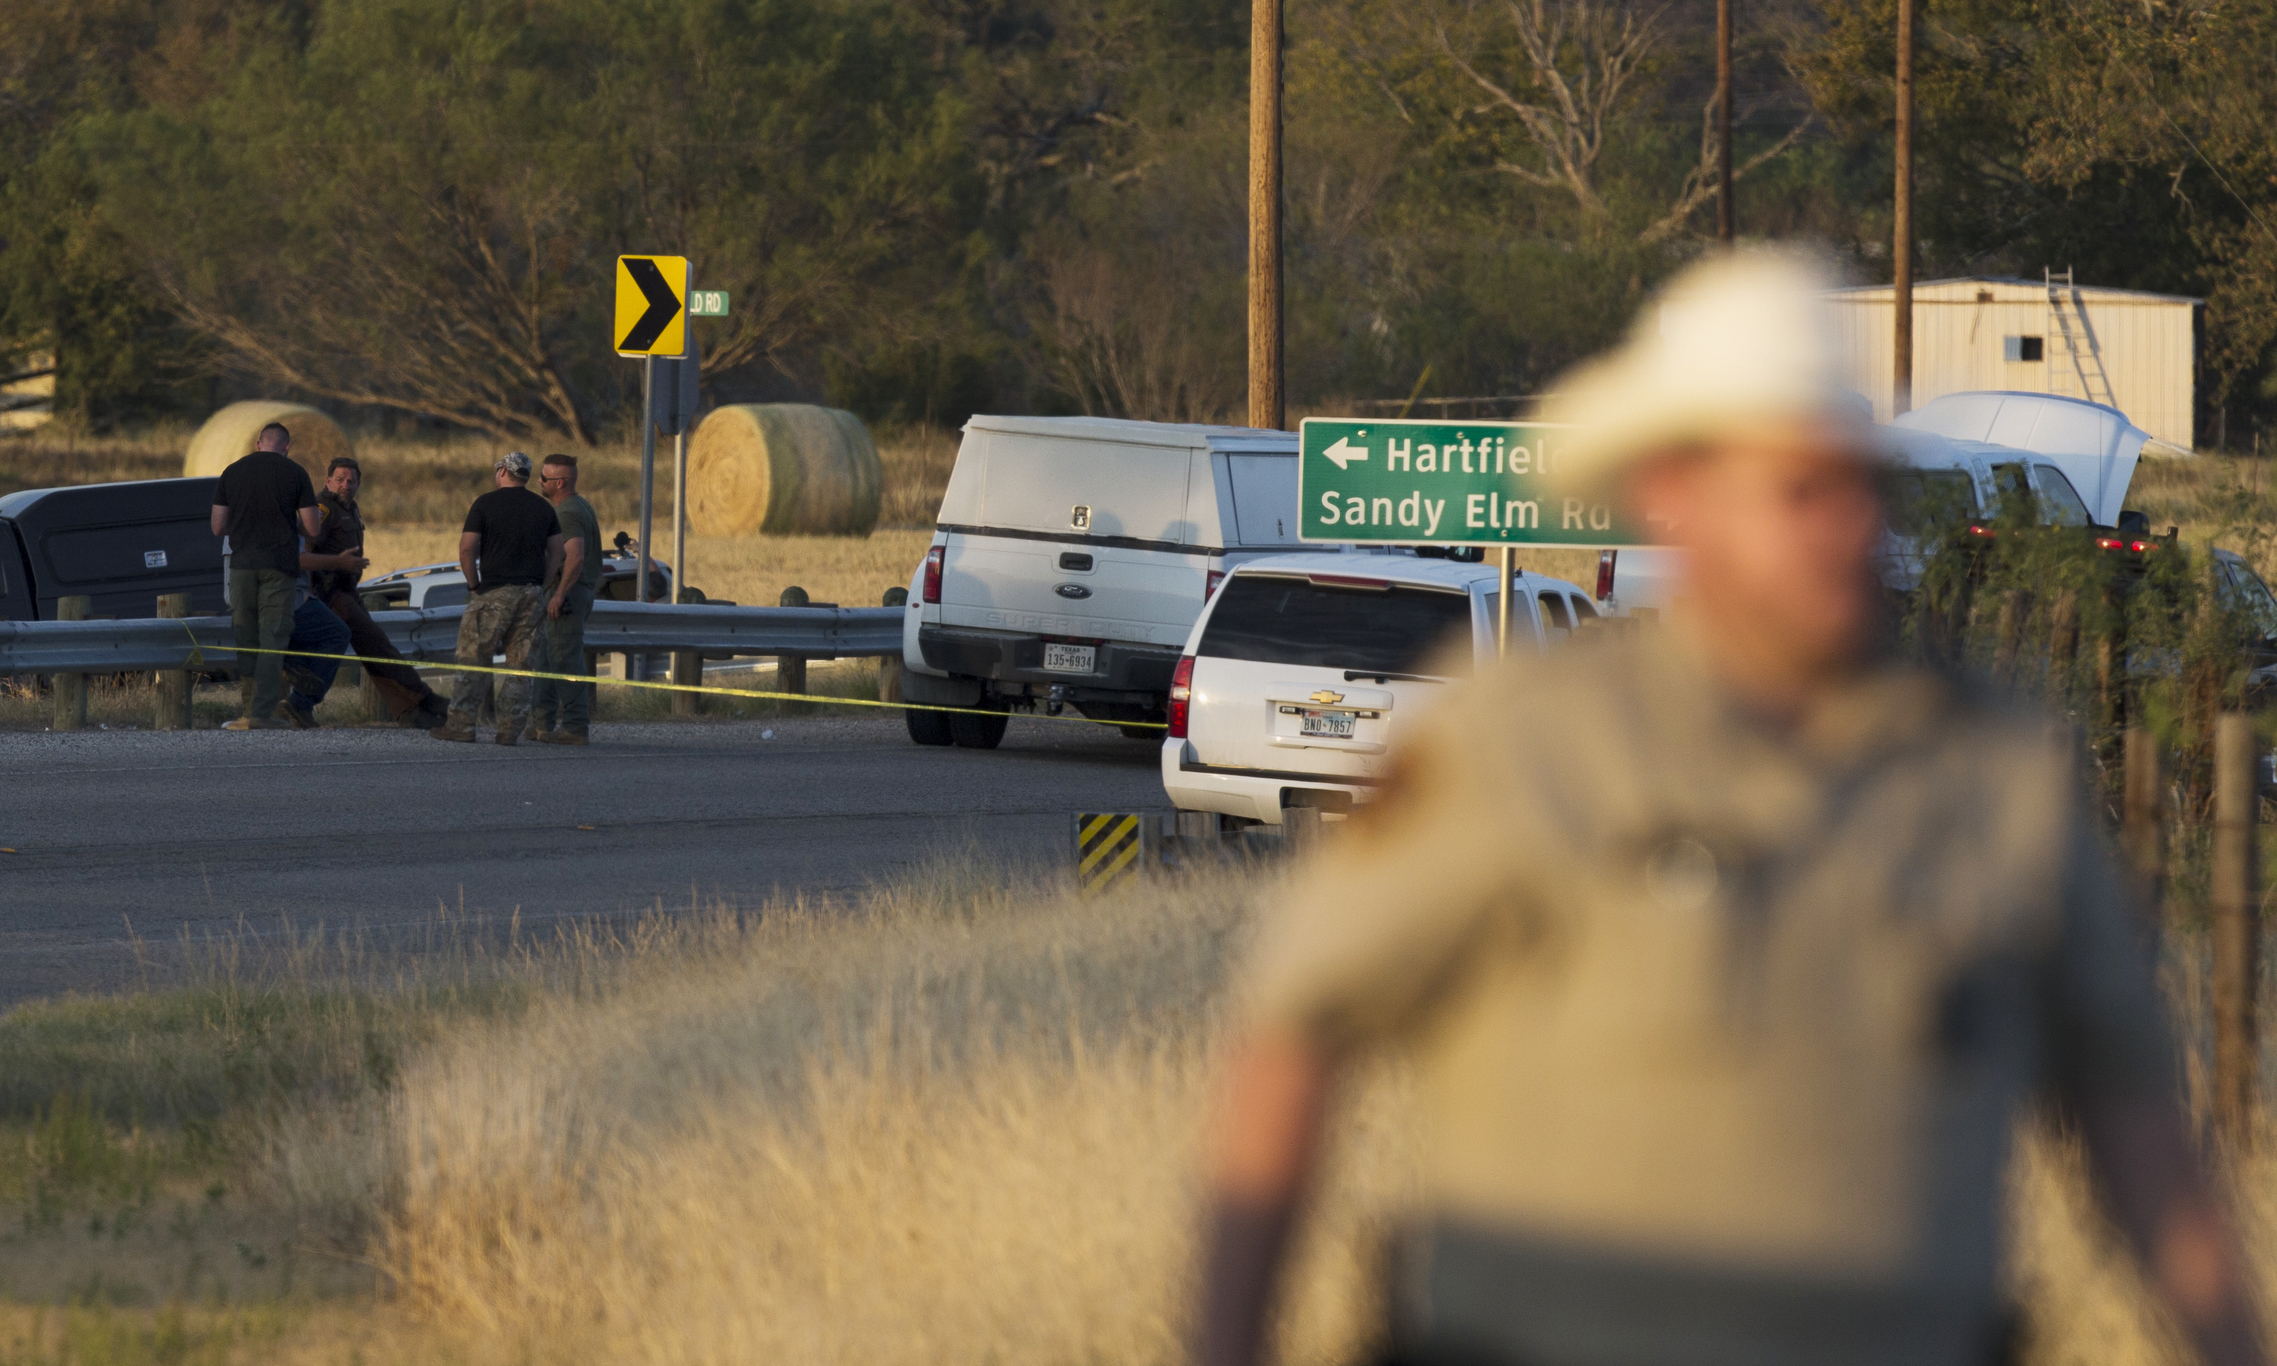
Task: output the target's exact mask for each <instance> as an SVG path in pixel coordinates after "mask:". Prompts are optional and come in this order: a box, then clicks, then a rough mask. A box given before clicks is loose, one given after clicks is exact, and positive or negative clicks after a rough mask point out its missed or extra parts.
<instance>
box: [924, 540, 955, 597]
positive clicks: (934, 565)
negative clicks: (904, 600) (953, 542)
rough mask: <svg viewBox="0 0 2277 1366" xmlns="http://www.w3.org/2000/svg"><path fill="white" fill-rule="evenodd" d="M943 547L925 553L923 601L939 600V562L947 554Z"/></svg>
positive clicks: (939, 546)
mask: <svg viewBox="0 0 2277 1366" xmlns="http://www.w3.org/2000/svg"><path fill="white" fill-rule="evenodd" d="M948 549H949V548H948V547H947V546H945V545H937V546H934V547H933V548H932V549H931V550H928V551H926V552H925V601H927V602H939V601H940V600H941V560H942V558H943V556H945V555H946V554H947V553H948Z"/></svg>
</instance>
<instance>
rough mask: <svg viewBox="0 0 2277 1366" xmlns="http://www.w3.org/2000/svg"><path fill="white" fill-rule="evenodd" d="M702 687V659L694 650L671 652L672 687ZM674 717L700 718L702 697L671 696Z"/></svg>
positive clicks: (700, 695) (685, 694) (679, 694)
mask: <svg viewBox="0 0 2277 1366" xmlns="http://www.w3.org/2000/svg"><path fill="white" fill-rule="evenodd" d="M703 685H704V657H703V656H702V655H701V654H698V653H697V652H696V651H694V650H674V651H673V652H672V686H674V687H676V688H700V687H702V686H703ZM672 714H673V715H674V716H701V715H703V714H704V695H703V694H702V693H700V692H676V693H674V694H672Z"/></svg>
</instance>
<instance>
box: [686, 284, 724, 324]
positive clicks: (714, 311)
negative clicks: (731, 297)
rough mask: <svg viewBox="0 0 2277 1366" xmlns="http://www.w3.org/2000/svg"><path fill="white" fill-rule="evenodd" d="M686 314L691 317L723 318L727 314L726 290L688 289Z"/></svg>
mask: <svg viewBox="0 0 2277 1366" xmlns="http://www.w3.org/2000/svg"><path fill="white" fill-rule="evenodd" d="M688 316H689V317H691V318H724V317H726V316H727V291H726V290H724V289H691V290H689V291H688Z"/></svg>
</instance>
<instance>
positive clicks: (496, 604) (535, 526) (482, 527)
mask: <svg viewBox="0 0 2277 1366" xmlns="http://www.w3.org/2000/svg"><path fill="white" fill-rule="evenodd" d="M491 478H492V480H493V482H494V483H496V484H497V487H496V488H494V489H492V490H491V491H490V492H488V493H486V494H484V495H482V496H481V497H480V498H477V499H475V500H474V506H473V507H472V508H470V509H468V511H467V516H466V527H465V529H464V530H463V531H461V532H460V534H459V571H460V572H461V573H463V574H465V575H466V581H467V589H468V597H467V604H466V615H465V616H463V617H461V618H460V619H459V641H458V661H459V663H461V664H467V665H474V666H476V667H487V666H488V665H489V663H490V661H491V660H492V659H493V658H494V657H495V656H497V655H499V654H504V655H505V656H506V667H507V668H509V669H526V668H528V667H530V652H531V650H532V649H533V648H535V646H536V644H537V639H538V632H539V630H540V629H541V628H542V627H543V626H544V625H545V593H544V588H543V585H544V584H545V583H546V581H547V580H549V579H551V578H552V577H553V576H554V574H555V573H556V572H558V571H559V570H560V568H561V561H562V545H561V520H560V519H559V518H558V517H556V516H555V515H554V510H553V504H551V503H549V502H547V501H546V500H545V499H543V498H540V497H539V496H538V495H536V494H534V493H532V492H530V490H529V487H528V485H529V482H530V457H528V456H526V455H524V454H522V453H521V452H520V451H513V452H510V453H508V454H507V455H505V456H504V457H502V458H501V459H500V460H499V461H498V463H497V464H496V465H495V466H493V467H492V470H491ZM490 679H491V675H489V674H480V673H462V674H460V675H459V676H458V681H457V683H456V684H455V685H454V686H453V687H452V689H451V712H450V719H449V721H447V722H446V723H445V724H443V725H442V726H441V727H439V728H437V729H435V730H431V731H429V732H427V733H428V734H429V735H432V736H434V737H435V738H436V739H438V740H458V741H464V742H469V743H471V742H472V741H473V740H474V738H475V734H474V718H475V713H476V710H477V709H478V708H479V707H481V705H482V695H483V693H484V692H485V691H487V690H488V688H489V684H490ZM529 721H530V680H528V679H527V678H517V677H514V676H511V675H509V676H507V677H504V678H501V679H499V680H498V743H499V744H502V745H510V744H513V743H514V742H515V740H517V739H519V738H520V737H521V734H522V731H523V730H524V729H525V728H526V727H527V726H528V725H529Z"/></svg>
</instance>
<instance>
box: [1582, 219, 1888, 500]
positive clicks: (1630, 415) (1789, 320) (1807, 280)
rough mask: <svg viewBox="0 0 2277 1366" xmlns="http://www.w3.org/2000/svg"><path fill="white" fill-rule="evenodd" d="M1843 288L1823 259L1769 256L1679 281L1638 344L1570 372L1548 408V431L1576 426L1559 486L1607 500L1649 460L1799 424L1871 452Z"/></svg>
mask: <svg viewBox="0 0 2277 1366" xmlns="http://www.w3.org/2000/svg"><path fill="white" fill-rule="evenodd" d="M1832 285H1833V280H1832V277H1831V274H1830V272H1828V271H1827V270H1826V269H1825V268H1824V267H1823V266H1822V265H1820V264H1819V263H1818V262H1817V261H1815V260H1812V259H1811V258H1809V257H1805V256H1801V255H1796V254H1790V253H1775V252H1769V251H1752V252H1740V253H1736V254H1733V255H1728V256H1718V257H1715V258H1713V259H1711V260H1708V261H1705V262H1702V263H1701V264H1698V265H1695V266H1693V267H1691V268H1690V269H1688V270H1686V271H1684V272H1683V273H1682V274H1681V275H1679V276H1677V277H1676V279H1675V280H1674V281H1672V282H1671V283H1670V284H1669V286H1668V288H1667V289H1666V290H1665V291H1664V292H1663V293H1662V295H1661V298H1660V302H1659V306H1658V307H1653V308H1647V309H1646V310H1645V311H1644V312H1643V313H1642V314H1641V315H1639V317H1638V318H1637V321H1636V324H1635V326H1634V327H1633V328H1631V330H1630V333H1629V339H1628V341H1627V342H1625V343H1624V344H1623V345H1622V346H1621V347H1620V348H1619V349H1618V350H1615V351H1611V352H1608V353H1606V354H1605V355H1603V356H1600V357H1598V358H1597V359H1595V360H1591V361H1587V362H1585V363H1583V364H1581V365H1579V366H1576V367H1575V368H1574V369H1573V370H1571V371H1569V372H1568V373H1567V374H1566V375H1565V377H1564V378H1563V379H1561V380H1560V381H1559V382H1558V384H1557V385H1556V387H1555V390H1554V392H1553V395H1552V397H1551V398H1550V400H1549V401H1548V402H1547V403H1545V404H1544V405H1543V411H1542V415H1541V420H1542V421H1544V422H1552V423H1562V424H1568V425H1570V426H1571V427H1572V428H1573V430H1571V431H1569V432H1567V433H1566V434H1565V439H1564V441H1563V442H1562V443H1560V453H1559V456H1558V460H1557V463H1556V465H1555V466H1554V469H1555V471H1556V477H1557V479H1558V481H1559V482H1560V483H1562V484H1564V485H1565V486H1566V487H1568V488H1571V489H1574V490H1577V491H1579V490H1584V489H1587V490H1592V491H1603V490H1604V489H1606V488H1607V487H1608V486H1609V485H1611V484H1612V483H1613V482H1614V481H1615V480H1616V479H1618V478H1619V477H1620V476H1621V475H1622V474H1623V473H1624V472H1626V471H1627V470H1628V469H1629V468H1630V467H1631V466H1632V465H1634V464H1635V463H1636V462H1637V461H1638V460H1640V459H1642V458H1644V457H1645V456H1648V455H1652V454H1655V453H1658V452H1663V451H1670V450H1677V449H1681V448H1684V447H1687V446H1699V445H1704V444H1708V443H1711V442H1714V441H1716V440H1718V439H1719V438H1723V437H1727V436H1730V435H1733V434H1735V433H1738V432H1742V431H1746V430H1749V429H1754V428H1759V427H1761V426H1763V425H1765V424H1766V423H1771V422H1779V421H1786V420H1795V419H1804V420H1812V419H1816V420H1821V421H1833V422H1835V423H1837V424H1840V425H1841V426H1843V427H1846V428H1852V429H1854V431H1855V438H1856V439H1855V441H1854V442H1853V443H1851V444H1852V445H1854V447H1855V449H1856V450H1857V451H1858V453H1859V454H1861V455H1865V454H1869V453H1871V452H1872V451H1873V450H1874V449H1875V445H1876V443H1875V442H1874V439H1873V436H1872V430H1873V428H1872V410H1871V409H1870V408H1869V407H1868V406H1867V404H1866V401H1865V399H1864V398H1863V397H1862V396H1860V395H1859V394H1857V393H1856V392H1854V391H1853V390H1852V389H1851V388H1850V386H1849V382H1848V377H1847V375H1846V373H1845V371H1844V367H1843V366H1842V363H1841V361H1842V358H1841V353H1840V349H1839V346H1838V335H1837V331H1836V319H1835V314H1834V310H1833V308H1832V306H1831V305H1830V304H1829V303H1828V302H1827V298H1826V291H1827V290H1828V289H1829V288H1831V287H1832Z"/></svg>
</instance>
